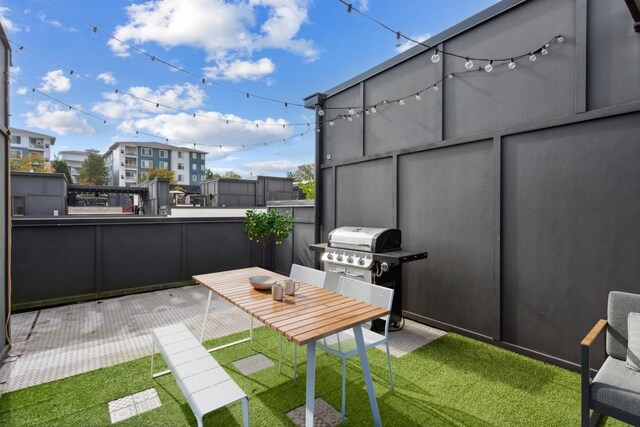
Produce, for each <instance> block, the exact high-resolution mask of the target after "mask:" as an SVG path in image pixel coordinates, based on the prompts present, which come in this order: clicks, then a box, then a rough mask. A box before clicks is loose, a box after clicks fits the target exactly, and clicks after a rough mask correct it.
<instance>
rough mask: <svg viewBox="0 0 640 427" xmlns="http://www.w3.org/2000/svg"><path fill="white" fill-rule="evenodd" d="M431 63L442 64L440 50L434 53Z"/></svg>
mask: <svg viewBox="0 0 640 427" xmlns="http://www.w3.org/2000/svg"><path fill="white" fill-rule="evenodd" d="M431 62H433V63H434V64H437V63H438V62H440V54H439V53H438V49H437V48H436V50H435V52H434V53H433V55H431Z"/></svg>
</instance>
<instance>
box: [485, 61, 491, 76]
mask: <svg viewBox="0 0 640 427" xmlns="http://www.w3.org/2000/svg"><path fill="white" fill-rule="evenodd" d="M484 70H485V71H486V72H487V73H490V72H491V71H492V70H493V61H489V63H488V64H487V65H485V67H484Z"/></svg>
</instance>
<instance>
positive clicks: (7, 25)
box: [0, 6, 21, 33]
mask: <svg viewBox="0 0 640 427" xmlns="http://www.w3.org/2000/svg"><path fill="white" fill-rule="evenodd" d="M10 13H11V9H9V8H8V7H4V6H0V22H1V23H2V26H3V27H4V29H5V30H7V32H8V33H19V32H20V31H21V28H20V27H18V26H17V25H16V24H15V23H14V22H13V21H12V20H11V19H9V18H8V17H7V15H8V14H10Z"/></svg>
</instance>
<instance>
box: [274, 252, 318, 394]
mask: <svg viewBox="0 0 640 427" xmlns="http://www.w3.org/2000/svg"><path fill="white" fill-rule="evenodd" d="M289 277H290V278H291V279H293V280H295V281H297V282H304V283H307V284H309V285H313V286H317V287H319V288H324V283H325V280H326V278H327V273H325V272H324V271H322V270H316V269H314V268H309V267H305V266H302V265H299V264H293V265H292V266H291V273H289ZM297 359H298V346H297V345H295V344H294V347H293V381H294V382H296V380H297V375H296V374H297V371H298V361H297ZM280 373H282V336H280Z"/></svg>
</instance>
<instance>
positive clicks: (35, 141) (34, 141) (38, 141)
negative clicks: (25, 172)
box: [29, 137, 44, 148]
mask: <svg viewBox="0 0 640 427" xmlns="http://www.w3.org/2000/svg"><path fill="white" fill-rule="evenodd" d="M29 145H31V146H32V147H36V148H44V138H33V137H30V138H29Z"/></svg>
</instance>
